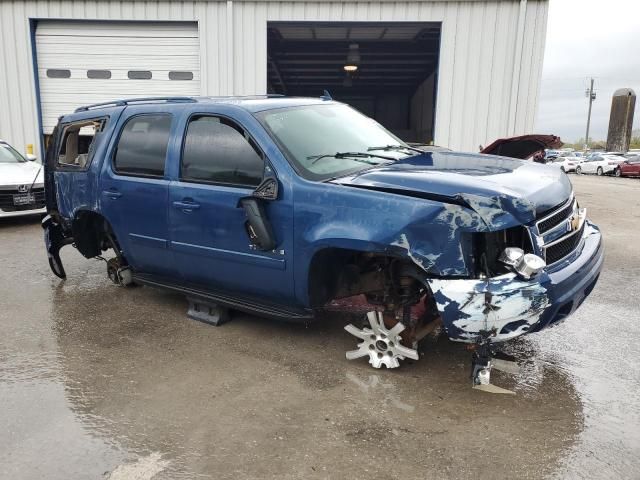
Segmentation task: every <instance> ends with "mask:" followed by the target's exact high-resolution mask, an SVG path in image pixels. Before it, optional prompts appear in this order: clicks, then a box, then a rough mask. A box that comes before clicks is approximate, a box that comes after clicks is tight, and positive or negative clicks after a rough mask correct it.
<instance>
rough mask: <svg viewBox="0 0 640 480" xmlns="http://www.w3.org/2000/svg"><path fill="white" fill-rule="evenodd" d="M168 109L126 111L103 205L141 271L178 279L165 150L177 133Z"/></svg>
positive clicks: (108, 166) (107, 170)
mask: <svg viewBox="0 0 640 480" xmlns="http://www.w3.org/2000/svg"><path fill="white" fill-rule="evenodd" d="M176 123H177V122H176V120H175V115H174V114H173V112H172V106H170V105H162V106H161V105H158V106H145V107H140V106H138V107H135V106H134V107H127V108H126V109H125V111H124V113H123V114H122V118H121V120H120V122H119V125H118V131H117V132H116V133H115V135H114V138H113V139H112V142H111V144H110V150H109V152H108V157H107V158H106V160H105V162H104V167H103V171H102V176H101V180H100V198H99V202H100V207H101V211H102V213H103V215H104V216H105V217H106V218H107V220H108V221H109V222H110V224H111V226H112V227H113V229H114V232H115V234H116V237H117V239H118V241H119V243H120V246H121V248H122V250H123V251H124V254H125V257H126V259H127V260H128V262H129V263H130V264H131V266H132V267H133V269H134V271H136V272H138V273H148V274H153V275H156V276H161V277H174V276H175V275H176V274H177V272H176V268H175V263H174V261H173V257H172V255H171V252H170V250H169V245H168V242H169V225H168V219H167V208H168V207H167V205H168V195H169V180H168V179H167V178H166V176H165V164H166V162H167V152H168V151H169V147H170V139H171V138H173V136H172V133H173V130H174V129H175V124H176Z"/></svg>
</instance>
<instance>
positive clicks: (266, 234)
mask: <svg viewBox="0 0 640 480" xmlns="http://www.w3.org/2000/svg"><path fill="white" fill-rule="evenodd" d="M240 205H242V208H244V211H245V213H246V215H247V221H246V222H245V225H244V226H245V229H246V231H247V235H248V236H249V240H250V241H251V243H252V244H253V245H255V246H256V248H258V249H259V250H263V251H269V250H273V249H274V248H276V239H275V236H274V235H273V229H272V228H271V223H270V222H269V219H268V218H267V214H266V212H265V211H264V205H263V202H262V201H261V200H260V199H259V198H253V197H245V198H242V199H240Z"/></svg>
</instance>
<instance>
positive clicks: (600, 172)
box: [596, 167, 603, 177]
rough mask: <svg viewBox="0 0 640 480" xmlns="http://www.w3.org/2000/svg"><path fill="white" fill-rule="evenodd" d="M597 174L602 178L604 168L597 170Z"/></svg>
mask: <svg viewBox="0 0 640 480" xmlns="http://www.w3.org/2000/svg"><path fill="white" fill-rule="evenodd" d="M596 173H597V174H598V176H600V177H601V176H602V173H603V172H602V167H598V170H596Z"/></svg>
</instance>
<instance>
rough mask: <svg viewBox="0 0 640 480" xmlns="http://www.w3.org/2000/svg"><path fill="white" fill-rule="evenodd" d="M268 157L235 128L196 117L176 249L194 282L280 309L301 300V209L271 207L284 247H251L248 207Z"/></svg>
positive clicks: (172, 191)
mask: <svg viewBox="0 0 640 480" xmlns="http://www.w3.org/2000/svg"><path fill="white" fill-rule="evenodd" d="M265 162H266V157H265V155H264V154H263V153H262V151H261V150H260V149H259V148H258V146H257V144H256V143H255V142H254V140H253V139H252V138H251V137H250V136H249V135H248V134H247V132H246V131H245V130H244V129H243V128H242V127H241V126H239V125H238V124H237V123H235V122H234V121H231V120H229V119H227V118H224V117H218V116H214V115H194V116H192V117H191V118H190V119H189V121H188V123H187V126H186V135H185V137H184V145H183V149H182V158H181V163H180V171H179V178H178V180H177V181H175V182H172V183H171V186H170V188H169V207H170V215H169V218H170V223H171V248H172V250H173V252H174V255H175V258H176V262H177V265H178V266H179V268H180V271H181V273H182V276H183V279H184V281H185V282H186V283H190V284H196V285H198V286H200V287H201V288H204V289H207V290H214V291H221V292H229V293H240V294H243V295H246V296H248V297H259V298H261V299H263V300H267V301H270V302H272V303H285V304H286V303H289V302H290V301H291V299H292V298H293V291H294V288H293V274H292V272H293V268H292V264H291V262H292V259H293V255H292V254H293V249H292V236H293V223H292V215H293V213H292V212H293V208H292V202H291V198H286V196H287V195H288V194H283V195H281V198H278V199H277V200H273V201H270V202H266V204H265V210H266V213H267V217H268V219H269V221H270V223H271V225H272V229H273V232H274V234H275V237H276V244H277V247H276V248H275V249H274V250H272V251H260V250H259V249H257V248H255V246H254V245H253V244H251V242H250V240H249V237H248V235H247V231H246V228H245V222H246V215H245V211H244V209H243V208H242V206H241V205H240V200H241V199H242V198H244V197H248V196H250V195H251V193H252V192H253V190H254V189H255V187H256V186H257V185H258V184H259V183H260V182H261V180H262V177H263V172H264V170H265Z"/></svg>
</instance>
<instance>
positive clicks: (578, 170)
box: [576, 167, 582, 175]
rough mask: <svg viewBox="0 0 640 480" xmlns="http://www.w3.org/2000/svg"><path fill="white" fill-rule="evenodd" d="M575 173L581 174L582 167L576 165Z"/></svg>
mask: <svg viewBox="0 0 640 480" xmlns="http://www.w3.org/2000/svg"><path fill="white" fill-rule="evenodd" d="M576 174H578V175H582V167H576Z"/></svg>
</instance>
